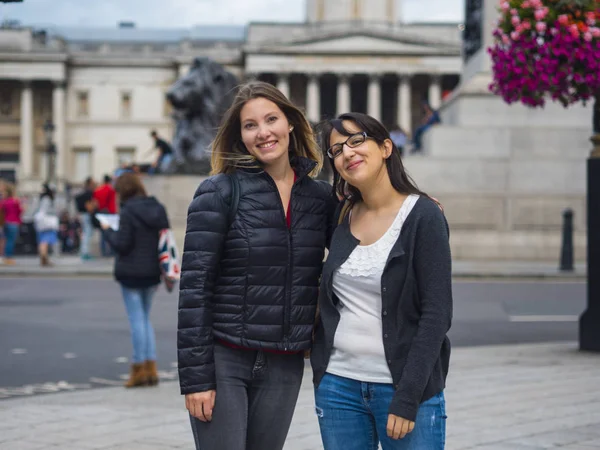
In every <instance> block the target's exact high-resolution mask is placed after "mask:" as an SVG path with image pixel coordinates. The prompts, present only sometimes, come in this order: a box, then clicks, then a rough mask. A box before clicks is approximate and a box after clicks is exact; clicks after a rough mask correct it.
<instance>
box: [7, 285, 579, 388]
mask: <svg viewBox="0 0 600 450" xmlns="http://www.w3.org/2000/svg"><path fill="white" fill-rule="evenodd" d="M0 286H1V287H2V289H0V398H9V397H14V396H23V395H36V394H39V393H45V392H60V391H66V390H72V389H77V390H86V389H93V388H98V387H102V386H114V385H120V384H121V383H122V382H123V378H124V377H127V371H128V364H129V356H130V353H131V343H130V333H129V326H128V323H127V317H126V314H125V309H124V307H123V300H122V295H121V292H120V290H119V287H118V284H117V283H115V282H114V281H113V280H111V279H105V278H103V279H98V278H84V277H72V278H58V277H55V278H33V277H28V278H0ZM453 292H454V319H453V324H452V328H451V330H450V340H451V341H452V345H453V346H454V347H464V346H479V345H499V344H508V343H526V342H549V341H572V340H576V339H577V325H578V323H577V321H578V318H579V315H580V314H581V312H582V311H583V310H584V308H585V304H586V286H585V284H584V283H581V282H577V281H574V282H571V281H543V282H540V281H535V282H532V281H528V280H522V281H519V282H515V281H510V282H509V281H505V280H495V281H486V280H476V281H468V280H462V279H461V280H455V281H454V284H453ZM152 322H153V324H154V329H155V332H156V336H157V350H158V366H159V370H160V371H161V376H162V377H163V379H176V376H177V374H176V372H177V371H176V361H177V356H176V329H177V293H176V292H175V293H172V294H168V293H166V292H165V290H164V289H163V288H160V289H159V291H158V292H157V294H156V296H155V300H154V302H153V307H152Z"/></svg>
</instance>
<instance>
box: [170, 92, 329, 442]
mask: <svg viewBox="0 0 600 450" xmlns="http://www.w3.org/2000/svg"><path fill="white" fill-rule="evenodd" d="M212 152H213V153H212V173H213V176H212V177H210V178H209V179H207V180H206V181H204V182H203V183H202V184H201V185H200V187H199V188H198V190H197V191H196V194H195V195H194V199H193V201H192V203H191V205H190V207H189V212H188V222H187V232H186V237H185V244H184V253H183V263H182V276H181V283H180V297H179V328H178V356H179V379H180V385H181V393H182V394H184V395H185V401H186V407H187V409H188V410H189V412H190V415H191V422H192V430H193V434H194V438H195V441H196V448H198V449H202V450H217V449H227V450H259V449H260V450H264V449H269V450H278V449H281V448H283V444H284V442H285V439H286V436H287V433H288V429H289V426H290V422H291V420H292V415H293V412H294V408H295V405H296V400H297V398H298V392H299V389H300V384H301V381H302V374H303V372H304V356H303V355H304V351H305V350H307V349H309V348H310V346H311V339H312V330H313V324H314V321H315V313H316V308H317V303H316V300H317V293H318V280H319V276H320V274H321V262H322V260H323V256H324V250H325V247H326V244H327V243H328V239H329V235H330V226H331V216H332V213H333V211H334V209H335V205H334V204H333V202H334V201H333V200H332V199H333V198H334V197H333V195H332V189H331V186H329V185H328V184H327V183H323V182H319V181H316V180H314V179H313V177H315V176H316V175H317V174H318V172H319V170H320V169H321V166H322V155H321V151H320V150H319V148H318V147H317V145H316V143H315V140H314V137H313V132H312V129H311V127H310V124H309V123H308V121H307V120H306V118H305V117H304V115H303V114H302V112H301V111H300V110H299V109H298V108H296V107H295V106H294V105H293V104H292V103H290V102H289V101H288V99H287V98H286V97H285V96H284V95H283V94H282V93H281V92H280V91H278V90H277V89H276V88H274V87H273V86H271V85H269V84H267V83H262V82H251V83H249V84H246V85H244V86H242V87H241V88H240V90H239V92H238V94H237V96H236V98H235V100H234V102H233V105H232V106H231V108H230V109H229V110H228V111H227V113H226V114H225V117H224V119H223V121H222V125H221V127H220V129H219V131H218V133H217V136H216V138H215V141H214V143H213V148H212Z"/></svg>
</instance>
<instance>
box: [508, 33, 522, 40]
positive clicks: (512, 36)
mask: <svg viewBox="0 0 600 450" xmlns="http://www.w3.org/2000/svg"><path fill="white" fill-rule="evenodd" d="M519 36H520V34H519V32H517V31H513V32H512V33H510V38H511V39H512V40H513V41H517V40H518V39H519Z"/></svg>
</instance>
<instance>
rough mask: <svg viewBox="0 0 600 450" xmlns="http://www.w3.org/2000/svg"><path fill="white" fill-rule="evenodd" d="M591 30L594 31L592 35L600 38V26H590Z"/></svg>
mask: <svg viewBox="0 0 600 450" xmlns="http://www.w3.org/2000/svg"><path fill="white" fill-rule="evenodd" d="M590 32H591V33H592V36H594V37H597V38H600V28H598V27H594V28H590Z"/></svg>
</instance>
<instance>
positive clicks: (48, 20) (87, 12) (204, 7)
mask: <svg viewBox="0 0 600 450" xmlns="http://www.w3.org/2000/svg"><path fill="white" fill-rule="evenodd" d="M0 11H3V13H2V16H4V18H7V19H13V20H19V21H20V22H21V23H23V24H40V23H43V24H53V25H80V26H81V25H86V26H103V27H104V26H111V27H112V26H115V25H116V24H117V23H118V22H120V21H132V22H135V23H136V24H137V25H138V26H140V27H152V28H185V27H190V26H193V25H196V24H200V23H213V24H240V25H243V24H246V23H248V22H249V21H278V22H281V21H288V22H289V21H303V20H304V18H305V8H304V1H303V0H170V1H168V2H166V1H164V0H127V1H123V0H104V1H89V0H88V1H81V0H54V1H48V0H24V2H23V3H9V4H5V5H1V6H0Z"/></svg>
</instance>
